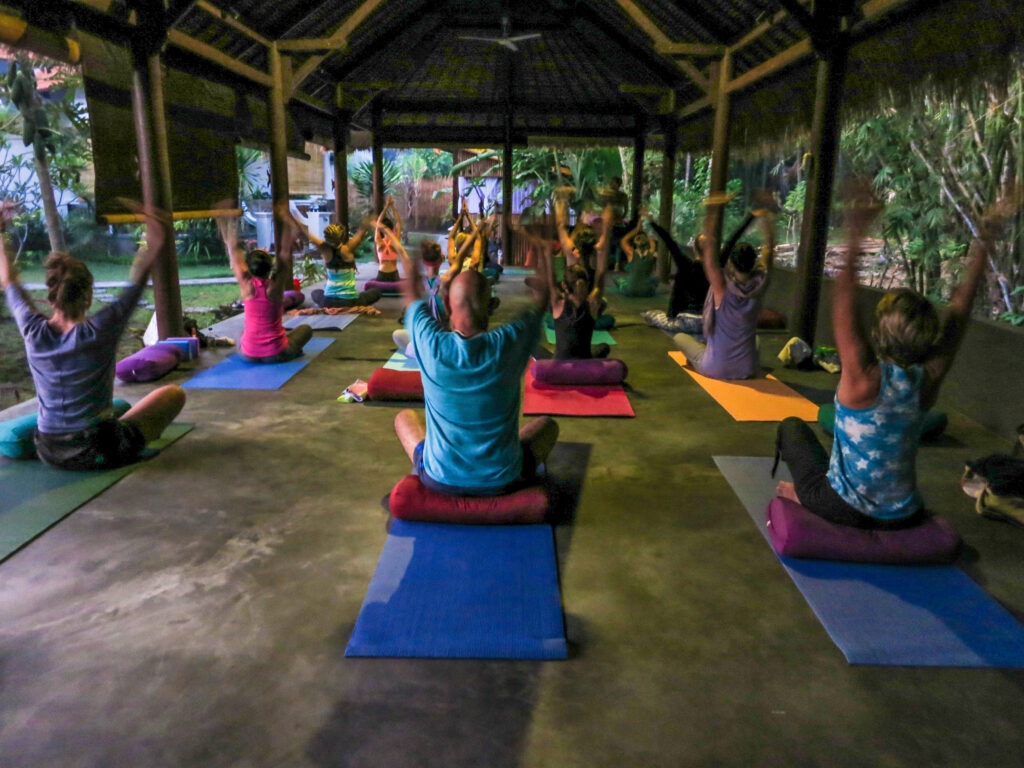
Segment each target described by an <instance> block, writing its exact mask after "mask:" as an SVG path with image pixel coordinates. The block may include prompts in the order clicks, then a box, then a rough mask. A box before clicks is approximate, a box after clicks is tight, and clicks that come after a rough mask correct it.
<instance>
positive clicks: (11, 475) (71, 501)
mask: <svg viewBox="0 0 1024 768" xmlns="http://www.w3.org/2000/svg"><path fill="white" fill-rule="evenodd" d="M191 429H192V425H191V424H172V425H171V426H169V427H168V428H167V429H166V430H164V434H163V436H162V437H161V438H160V439H159V440H158V441H156V442H155V443H150V445H149V447H150V448H164V447H166V446H168V445H170V444H171V443H173V442H174V441H175V440H177V439H178V438H180V437H181V436H182V435H184V434H186V433H187V432H189V431H190V430H191ZM143 464H145V462H141V463H138V464H131V465H129V466H127V467H118V468H117V469H108V470H100V471H95V472H71V471H69V470H64V469H54V468H53V467H48V466H46V465H45V464H43V463H42V462H41V461H38V460H35V459H31V460H25V461H9V460H7V459H0V488H2V489H3V494H2V496H0V560H3V559H5V558H7V557H9V556H10V555H12V554H13V553H14V552H16V551H17V550H19V549H21V547H23V546H25V544H27V543H28V542H30V541H32V540H33V539H34V538H36V537H37V536H39V534H41V533H43V531H45V530H46V529H48V528H50V527H51V526H52V525H54V524H55V523H58V522H60V521H61V520H63V519H64V518H65V517H67V516H68V515H69V514H71V513H72V512H74V511H75V510H76V509H78V508H79V507H80V506H82V505H83V504H85V502H87V501H89V499H91V498H93V497H94V496H98V495H99V494H100V493H102V492H103V491H105V490H106V489H107V488H109V487H110V486H112V485H113V484H114V483H116V482H117V481H118V480H120V479H121V478H122V477H124V476H125V475H127V474H129V473H130V472H133V471H134V470H135V469H136V468H138V467H140V466H142V465H143Z"/></svg>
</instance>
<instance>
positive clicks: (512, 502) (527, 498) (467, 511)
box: [388, 475, 548, 525]
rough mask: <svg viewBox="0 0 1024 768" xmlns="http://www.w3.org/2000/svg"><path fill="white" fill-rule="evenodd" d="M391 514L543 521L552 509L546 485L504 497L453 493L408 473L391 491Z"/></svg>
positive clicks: (428, 519) (425, 519)
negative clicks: (440, 491) (440, 489)
mask: <svg viewBox="0 0 1024 768" xmlns="http://www.w3.org/2000/svg"><path fill="white" fill-rule="evenodd" d="M388 506H389V508H390V510H391V515H392V516H393V517H395V518H397V519H399V520H412V521H416V522H421V523H458V524H461V525H503V524H508V523H542V522H544V518H545V515H547V511H548V494H547V491H545V490H544V488H543V486H540V485H531V486H527V487H526V488H523V489H521V490H518V491H514V492H512V493H508V494H505V495H502V496H451V495H449V494H446V493H438V492H437V491H433V490H431V489H430V488H427V487H426V486H425V485H423V483H421V482H420V479H419V477H417V476H416V475H406V476H405V477H403V478H402V479H401V480H399V481H398V483H397V484H396V485H395V487H394V488H393V489H392V490H391V498H390V500H389V502H388Z"/></svg>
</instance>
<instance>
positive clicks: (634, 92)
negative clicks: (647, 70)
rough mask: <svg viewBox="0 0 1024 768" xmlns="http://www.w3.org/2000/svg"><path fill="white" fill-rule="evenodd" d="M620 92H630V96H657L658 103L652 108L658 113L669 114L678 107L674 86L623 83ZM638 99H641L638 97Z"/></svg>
mask: <svg viewBox="0 0 1024 768" xmlns="http://www.w3.org/2000/svg"><path fill="white" fill-rule="evenodd" d="M619 92H620V93H626V94H629V95H630V96H650V97H654V98H656V99H657V100H658V103H657V104H656V105H655V107H654V109H653V110H652V112H653V113H654V114H656V115H668V114H671V113H672V112H674V111H675V109H676V92H675V90H673V89H672V88H663V87H662V86H659V85H640V84H637V83H622V84H621V85H620V86H619ZM638 101H640V100H639V99H638ZM641 103H642V102H641Z"/></svg>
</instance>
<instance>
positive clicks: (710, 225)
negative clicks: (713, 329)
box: [699, 200, 725, 307]
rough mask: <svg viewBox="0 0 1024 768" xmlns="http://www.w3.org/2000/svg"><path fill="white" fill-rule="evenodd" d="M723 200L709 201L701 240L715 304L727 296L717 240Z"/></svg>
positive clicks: (717, 304)
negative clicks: (716, 234) (716, 232)
mask: <svg viewBox="0 0 1024 768" xmlns="http://www.w3.org/2000/svg"><path fill="white" fill-rule="evenodd" d="M723 205H724V203H723V202H719V201H717V200H711V201H709V202H708V203H707V214H706V215H705V217H704V237H703V238H701V241H700V246H699V247H700V249H701V261H702V263H703V264H704V276H705V277H707V279H708V283H709V284H710V285H711V291H712V293H713V294H714V298H715V306H716V307H717V306H719V305H721V303H722V297H723V296H725V273H724V272H723V271H722V265H721V264H720V263H719V261H718V254H717V250H718V241H717V240H715V231H716V229H717V224H718V219H719V217H720V216H721V215H722V206H723Z"/></svg>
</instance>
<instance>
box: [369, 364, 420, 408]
mask: <svg viewBox="0 0 1024 768" xmlns="http://www.w3.org/2000/svg"><path fill="white" fill-rule="evenodd" d="M366 394H367V396H368V397H369V398H370V399H371V400H422V399H423V379H422V378H421V377H420V372H419V371H393V370H391V369H390V368H378V369H377V370H375V371H374V372H373V373H372V374H370V380H369V381H368V382H367V383H366Z"/></svg>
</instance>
